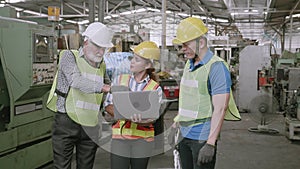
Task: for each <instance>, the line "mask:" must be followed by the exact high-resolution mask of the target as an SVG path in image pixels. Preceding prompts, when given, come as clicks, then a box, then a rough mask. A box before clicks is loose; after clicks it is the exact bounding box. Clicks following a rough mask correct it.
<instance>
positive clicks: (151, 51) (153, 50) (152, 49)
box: [133, 41, 160, 60]
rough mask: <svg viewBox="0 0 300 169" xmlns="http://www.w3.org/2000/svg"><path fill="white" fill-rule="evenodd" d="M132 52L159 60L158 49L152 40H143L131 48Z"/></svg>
mask: <svg viewBox="0 0 300 169" xmlns="http://www.w3.org/2000/svg"><path fill="white" fill-rule="evenodd" d="M133 53H135V54H137V55H139V56H140V57H143V58H145V59H153V60H159V58H160V50H159V48H158V46H157V45H156V43H154V42H152V41H145V42H142V43H140V44H139V45H137V46H135V47H134V48H133Z"/></svg>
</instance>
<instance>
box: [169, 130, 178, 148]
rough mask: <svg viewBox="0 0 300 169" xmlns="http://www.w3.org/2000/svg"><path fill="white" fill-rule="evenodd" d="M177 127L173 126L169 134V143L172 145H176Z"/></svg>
mask: <svg viewBox="0 0 300 169" xmlns="http://www.w3.org/2000/svg"><path fill="white" fill-rule="evenodd" d="M176 130H177V128H174V127H171V129H170V132H169V134H168V143H169V144H170V146H171V147H174V146H175V135H176Z"/></svg>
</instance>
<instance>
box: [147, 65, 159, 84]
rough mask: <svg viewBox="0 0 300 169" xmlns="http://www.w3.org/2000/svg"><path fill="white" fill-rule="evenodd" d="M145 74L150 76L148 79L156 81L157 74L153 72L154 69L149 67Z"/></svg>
mask: <svg viewBox="0 0 300 169" xmlns="http://www.w3.org/2000/svg"><path fill="white" fill-rule="evenodd" d="M146 72H147V74H148V75H149V76H150V79H152V80H154V81H156V82H157V83H158V76H157V74H156V73H155V69H154V68H149V69H147V70H146Z"/></svg>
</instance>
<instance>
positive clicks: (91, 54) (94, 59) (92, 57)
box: [86, 52, 103, 63]
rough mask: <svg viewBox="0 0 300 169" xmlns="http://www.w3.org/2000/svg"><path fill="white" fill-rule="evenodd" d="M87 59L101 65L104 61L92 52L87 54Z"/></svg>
mask: <svg viewBox="0 0 300 169" xmlns="http://www.w3.org/2000/svg"><path fill="white" fill-rule="evenodd" d="M86 58H87V59H88V60H90V61H92V62H94V63H100V62H101V61H102V59H103V57H100V56H96V55H94V54H93V53H92V52H88V53H87V54H86Z"/></svg>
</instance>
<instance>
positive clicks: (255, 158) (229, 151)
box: [43, 111, 300, 169]
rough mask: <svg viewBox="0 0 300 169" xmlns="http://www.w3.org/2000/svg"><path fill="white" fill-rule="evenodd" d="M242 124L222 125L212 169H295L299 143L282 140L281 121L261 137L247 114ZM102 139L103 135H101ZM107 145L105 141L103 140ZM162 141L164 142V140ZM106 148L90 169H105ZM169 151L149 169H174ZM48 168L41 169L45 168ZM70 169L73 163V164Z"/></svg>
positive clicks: (167, 118) (107, 163)
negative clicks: (214, 164) (92, 168)
mask: <svg viewBox="0 0 300 169" xmlns="http://www.w3.org/2000/svg"><path fill="white" fill-rule="evenodd" d="M175 113H176V111H167V113H166V114H165V116H164V122H165V124H164V125H165V128H168V127H169V126H170V124H171V121H172V118H173V117H174V115H175ZM241 116H242V121H238V122H230V121H225V122H224V124H223V127H222V133H221V136H220V140H219V142H218V152H217V164H216V167H215V169H295V168H299V166H300V160H299V154H300V141H298V140H289V139H288V138H287V137H286V134H285V132H286V128H285V118H284V117H283V115H281V114H278V115H274V116H275V117H276V118H275V119H274V120H273V121H272V122H271V123H270V125H269V127H270V128H274V129H277V130H278V131H279V134H276V135H271V134H262V133H254V132H249V131H248V128H249V127H256V126H257V125H258V124H257V123H256V122H255V121H254V120H253V118H251V115H250V114H249V113H242V114H241ZM104 137H105V132H104ZM106 141H107V140H106ZM165 141H166V140H165ZM108 148H109V144H107V145H105V144H103V146H102V148H99V150H98V152H97V155H96V159H95V164H94V169H109V168H110V158H109V153H108V152H107V151H106V150H108ZM169 148H170V147H168V146H165V147H164V151H165V152H164V153H159V154H158V155H156V156H154V157H152V158H151V159H150V162H149V165H148V168H149V169H171V168H174V162H173V152H172V150H170V149H169ZM49 166H51V164H49V165H48V166H46V167H45V168H43V169H46V168H49ZM73 168H76V167H75V162H73Z"/></svg>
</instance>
